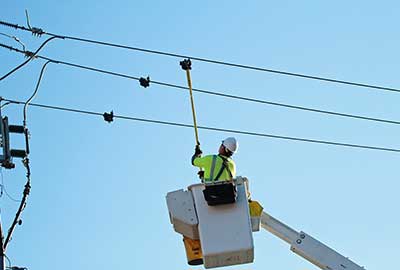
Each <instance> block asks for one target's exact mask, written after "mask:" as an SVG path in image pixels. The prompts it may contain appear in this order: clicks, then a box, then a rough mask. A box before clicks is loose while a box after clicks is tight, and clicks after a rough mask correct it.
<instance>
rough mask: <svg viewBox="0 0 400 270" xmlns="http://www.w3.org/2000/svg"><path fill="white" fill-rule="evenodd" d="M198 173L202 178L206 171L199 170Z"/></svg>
mask: <svg viewBox="0 0 400 270" xmlns="http://www.w3.org/2000/svg"><path fill="white" fill-rule="evenodd" d="M197 174H198V175H199V178H200V179H203V178H204V171H199V172H198V173H197Z"/></svg>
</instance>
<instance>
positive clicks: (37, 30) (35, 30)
mask: <svg viewBox="0 0 400 270" xmlns="http://www.w3.org/2000/svg"><path fill="white" fill-rule="evenodd" d="M0 25H4V26H8V27H11V28H15V29H19V30H24V31H29V32H31V33H32V34H34V35H37V36H41V35H48V36H52V37H58V38H63V39H69V40H75V41H80V42H86V43H92V44H97V45H103V46H109V47H115V48H120V49H127V50H133V51H140V52H144V53H151V54H157V55H163V56H169V57H176V58H190V59H192V60H197V61H200V62H206V63H211V64H217V65H224V66H230V67H235V68H241V69H249V70H255V71H261V72H268V73H274V74H279V75H285V76H292V77H299V78H304V79H311V80H318V81H324V82H330V83H337V84H345V85H351V86H356V87H364V88H370V89H375V90H381V91H391V92H400V89H398V88H392V87H385V86H379V85H373V84H366V83H359V82H352V81H345V80H338V79H332V78H326V77H320V76H313V75H307V74H301V73H294V72H288V71H282V70H276V69H270V68H263V67H257V66H250V65H244V64H237V63H232V62H225V61H219V60H213V59H208V58H202V57H195V56H190V55H184V54H177V53H169V52H164V51H159V50H150V49H144V48H139V47H133V46H126V45H121V44H116V43H110V42H104V41H98V40H93V39H87V38H81V37H75V36H65V35H59V34H53V33H49V32H45V31H43V30H42V29H40V28H26V27H24V26H20V25H18V24H13V23H9V22H4V21H0Z"/></svg>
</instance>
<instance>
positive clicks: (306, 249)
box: [261, 212, 365, 270]
mask: <svg viewBox="0 0 400 270" xmlns="http://www.w3.org/2000/svg"><path fill="white" fill-rule="evenodd" d="M261 227H262V228H264V229H265V230H267V231H269V232H270V233H272V234H273V235H275V236H277V237H279V238H280V239H282V240H283V241H285V242H287V243H288V244H290V250H291V251H293V252H294V253H296V254H297V255H299V256H301V257H303V258H304V259H306V260H308V261H309V262H311V263H313V264H314V265H316V266H318V267H319V268H321V269H324V270H365V269H364V267H361V266H359V265H358V264H356V263H354V262H352V261H351V260H350V259H348V258H346V257H344V256H342V255H341V254H339V253H337V252H336V251H334V250H333V249H331V248H329V247H328V246H326V245H324V244H323V243H321V242H320V241H318V240H317V239H315V238H313V237H311V236H309V235H308V234H306V233H304V232H302V231H300V232H297V231H295V230H293V229H292V228H290V227H289V226H287V225H286V224H284V223H282V222H280V221H279V220H277V219H275V218H274V217H272V216H270V215H269V214H267V213H265V212H263V213H262V215H261Z"/></svg>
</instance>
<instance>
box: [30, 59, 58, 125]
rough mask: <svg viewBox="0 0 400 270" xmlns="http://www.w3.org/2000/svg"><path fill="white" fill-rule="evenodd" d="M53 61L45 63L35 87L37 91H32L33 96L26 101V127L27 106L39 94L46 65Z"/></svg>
mask: <svg viewBox="0 0 400 270" xmlns="http://www.w3.org/2000/svg"><path fill="white" fill-rule="evenodd" d="M51 62H52V61H50V60H49V61H47V62H46V63H45V64H44V65H43V67H42V69H41V70H40V75H39V79H38V81H37V83H36V88H35V91H34V92H33V93H32V95H31V97H30V98H29V99H28V100H27V101H26V102H25V105H24V126H25V127H26V117H27V116H26V113H27V108H28V105H29V103H30V102H31V101H32V100H33V99H34V98H35V96H36V94H37V92H38V90H39V85H40V82H41V80H42V77H43V73H44V70H45V69H46V66H47V65H48V64H49V63H51Z"/></svg>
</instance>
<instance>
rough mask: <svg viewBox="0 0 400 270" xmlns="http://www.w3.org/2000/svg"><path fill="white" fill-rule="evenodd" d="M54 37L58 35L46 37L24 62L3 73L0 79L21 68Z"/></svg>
mask: <svg viewBox="0 0 400 270" xmlns="http://www.w3.org/2000/svg"><path fill="white" fill-rule="evenodd" d="M55 38H58V37H51V38H48V39H47V40H46V41H45V42H43V43H42V45H40V47H39V48H38V49H37V50H36V51H35V52H34V53H33V54H32V55H29V56H28V57H29V58H28V59H27V60H26V61H25V62H23V63H22V64H20V65H18V66H17V67H15V68H14V69H12V70H11V71H10V72H8V73H7V74H5V75H4V76H2V77H1V78H0V81H2V80H4V79H5V78H7V77H8V76H10V75H11V74H12V73H14V72H16V71H17V70H18V69H20V68H22V67H23V66H25V65H26V64H28V63H29V61H31V60H32V59H33V58H35V57H36V55H37V54H38V53H39V51H40V50H41V49H42V48H43V47H44V46H45V45H46V44H47V43H48V42H50V41H51V40H53V39H55ZM2 47H5V46H2Z"/></svg>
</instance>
